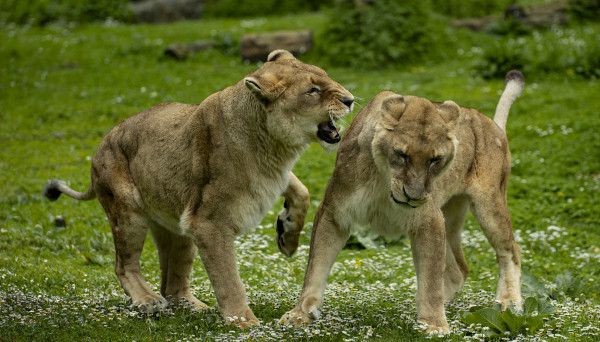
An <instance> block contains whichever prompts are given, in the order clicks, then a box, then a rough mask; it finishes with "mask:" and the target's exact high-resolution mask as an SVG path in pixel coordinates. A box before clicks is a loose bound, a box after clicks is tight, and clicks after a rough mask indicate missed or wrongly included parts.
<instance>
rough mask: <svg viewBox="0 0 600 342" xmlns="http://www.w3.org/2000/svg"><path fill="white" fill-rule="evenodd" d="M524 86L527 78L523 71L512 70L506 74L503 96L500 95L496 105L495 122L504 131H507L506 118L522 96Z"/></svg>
mask: <svg viewBox="0 0 600 342" xmlns="http://www.w3.org/2000/svg"><path fill="white" fill-rule="evenodd" d="M524 87H525V78H524V77H523V74H521V72H519V71H517V70H511V71H509V72H508V73H507V74H506V87H505V88H504V92H503V93H502V96H500V101H498V106H497V107H496V114H494V122H495V123H496V124H497V125H498V126H500V128H502V130H503V131H506V120H507V119H508V111H509V110H510V106H511V105H512V104H513V103H514V102H515V100H516V99H517V98H518V97H519V96H521V93H523V88H524Z"/></svg>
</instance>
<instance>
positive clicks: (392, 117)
mask: <svg viewBox="0 0 600 342" xmlns="http://www.w3.org/2000/svg"><path fill="white" fill-rule="evenodd" d="M405 108H406V104H405V103H404V96H402V95H398V94H393V93H392V94H391V95H388V96H386V97H385V98H384V99H383V100H382V102H381V112H382V114H383V117H382V118H381V121H380V122H381V124H382V125H383V127H384V128H385V129H387V130H390V131H392V130H394V127H395V126H396V124H397V123H398V119H400V117H401V116H402V114H404V109H405Z"/></svg>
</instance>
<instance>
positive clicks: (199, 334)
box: [0, 14, 600, 341]
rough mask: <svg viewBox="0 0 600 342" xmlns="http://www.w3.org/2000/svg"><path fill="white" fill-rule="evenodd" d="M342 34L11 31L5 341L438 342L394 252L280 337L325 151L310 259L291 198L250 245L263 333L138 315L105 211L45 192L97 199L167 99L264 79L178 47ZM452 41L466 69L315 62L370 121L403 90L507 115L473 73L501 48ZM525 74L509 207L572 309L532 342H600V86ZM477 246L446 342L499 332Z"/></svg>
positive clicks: (305, 166)
mask: <svg viewBox="0 0 600 342" xmlns="http://www.w3.org/2000/svg"><path fill="white" fill-rule="evenodd" d="M325 20H326V19H325V18H324V17H323V16H321V15H318V14H311V15H301V16H294V17H282V18H260V19H254V20H245V21H242V20H204V21H199V22H182V23H174V24H168V25H160V26H146V25H138V26H121V25H117V26H106V27H105V26H101V25H89V26H49V27H45V28H37V27H15V26H5V27H3V28H2V30H0V40H1V41H2V45H1V46H0V60H2V61H3V63H2V64H1V65H0V75H1V77H0V122H1V124H0V189H1V190H2V192H1V193H0V340H3V341H4V340H6V341H42V340H52V341H62V340H82V341H88V340H103V341H105V340H111V341H112V340H123V341H129V340H136V341H153V340H156V341H166V340H172V341H177V340H221V341H229V340H261V339H262V340H275V341H279V340H283V339H286V340H308V339H311V340H313V339H314V340H364V339H367V338H379V339H382V340H424V339H427V338H433V339H438V337H435V336H433V337H431V336H426V335H423V334H422V333H421V332H420V331H419V329H418V325H417V324H416V323H415V321H416V311H415V303H414V294H415V289H416V280H415V275H414V269H413V266H412V259H411V257H410V249H409V248H408V243H407V241H405V240H402V241H399V242H396V243H394V244H392V245H391V246H390V247H389V248H387V249H367V250H352V249H347V250H344V251H343V252H342V253H341V254H340V256H339V258H338V262H337V263H336V264H335V266H334V268H333V270H332V274H331V276H330V280H329V284H330V285H329V287H328V290H327V293H326V297H325V303H324V306H323V310H322V318H321V320H319V321H318V322H317V323H315V324H314V325H311V326H309V327H307V328H301V329H294V328H290V327H282V326H279V325H278V324H276V320H277V319H278V318H279V317H280V316H281V315H282V314H283V313H285V312H286V311H287V310H289V309H291V308H292V307H293V306H294V305H295V301H296V299H297V297H298V295H299V291H300V288H301V284H302V279H303V277H304V269H305V266H306V260H307V257H308V243H309V237H310V229H311V224H310V222H312V218H313V216H314V212H315V209H316V207H317V205H318V203H319V201H320V200H321V199H322V197H323V192H324V189H325V185H326V183H327V180H328V179H329V176H330V175H331V172H332V170H333V162H334V160H335V154H329V153H326V152H324V151H322V150H321V148H320V147H319V146H317V145H314V146H311V147H310V148H309V149H308V150H307V152H306V153H305V154H304V155H303V157H302V158H301V159H300V161H299V162H298V164H297V166H296V168H295V173H296V174H297V175H298V177H299V178H300V179H301V180H302V181H303V182H304V183H305V184H306V185H307V186H308V188H309V190H310V192H311V199H312V205H311V208H310V211H309V217H308V218H307V228H306V229H305V231H304V233H303V235H302V246H301V247H300V248H299V250H298V252H297V254H296V255H295V256H294V257H293V258H291V259H287V258H285V257H283V256H282V255H281V254H279V253H278V251H277V247H276V243H275V241H274V236H275V229H273V223H274V221H275V214H274V213H276V212H277V211H279V209H280V207H281V205H282V203H281V201H279V202H278V204H277V205H276V206H275V207H274V208H273V210H272V212H270V213H269V214H268V215H267V217H265V219H264V221H263V223H262V225H261V227H259V228H258V229H256V230H255V231H253V232H251V233H249V234H247V235H244V236H240V237H238V238H237V240H236V243H237V245H238V246H237V253H238V261H239V269H240V273H241V275H242V279H243V281H244V283H245V284H247V292H248V300H249V301H250V303H251V307H252V309H253V310H254V312H255V313H256V315H257V316H258V317H259V318H260V319H261V320H262V326H261V327H258V328H255V329H251V330H246V331H239V330H237V329H235V328H232V327H229V326H226V325H225V324H224V322H223V320H222V319H221V318H220V316H219V315H218V313H217V311H209V312H207V313H201V314H192V313H189V312H187V311H185V310H183V309H179V308H172V309H168V310H166V311H164V312H162V313H161V314H159V315H155V316H147V315H144V314H140V313H137V312H136V311H132V310H130V308H129V300H128V298H127V297H126V296H125V294H124V293H123V291H122V289H121V288H120V286H119V284H118V281H117V279H116V276H115V275H114V273H113V263H114V255H113V253H114V248H113V246H112V237H111V235H110V228H109V225H108V223H107V221H106V219H105V216H104V214H103V211H102V208H101V207H100V205H99V204H98V203H97V202H95V201H93V202H77V201H75V200H71V199H68V198H62V199H61V200H59V201H57V202H55V203H50V202H49V201H47V200H46V199H44V198H43V197H42V195H41V189H42V187H43V185H44V183H45V182H46V180H47V179H50V178H60V179H65V180H69V181H70V183H71V185H72V186H73V187H74V188H76V189H79V190H84V189H86V188H87V186H88V185H89V167H90V158H91V156H92V155H93V153H94V151H95V149H96V146H97V145H98V143H99V142H100V140H101V139H102V137H103V135H104V134H105V133H106V132H107V131H108V130H109V129H110V128H111V127H112V126H114V125H116V124H117V123H118V122H120V121H121V120H123V119H124V118H126V117H128V116H130V115H132V114H135V113H137V112H139V111H141V110H143V109H146V108H149V107H150V106H152V105H154V104H157V103H159V102H165V101H178V102H187V103H195V102H200V101H202V100H203V99H204V98H205V97H206V96H208V95H209V94H211V93H213V92H215V91H217V90H220V89H223V88H224V87H226V86H228V85H230V84H232V83H234V82H236V81H238V80H239V79H241V78H242V77H243V76H244V75H246V74H247V73H249V72H250V71H252V70H254V69H255V68H256V65H247V64H244V63H243V62H241V61H240V60H239V58H238V57H236V56H234V55H230V56H228V55H223V54H222V53H221V52H219V51H207V52H205V53H203V54H199V55H196V56H193V57H191V58H188V59H187V60H185V61H182V62H176V61H173V60H170V59H166V58H164V57H162V51H163V49H164V48H165V47H166V46H167V45H169V44H171V43H174V42H189V41H194V40H197V39H207V38H211V37H214V36H215V35H218V34H228V35H231V36H232V37H234V38H236V39H237V38H239V37H240V36H241V35H242V34H243V33H246V32H260V31H269V30H273V29H276V28H277V29H303V28H307V27H310V28H312V29H314V30H315V33H316V34H317V36H318V34H319V33H320V32H322V29H323V24H324V22H325ZM579 31H580V30H574V31H573V30H571V31H565V32H566V33H565V34H567V35H568V34H577V32H579ZM569 32H575V33H569ZM586 32H588V33H589V32H591V33H592V34H595V35H598V32H599V30H598V26H597V25H594V24H588V27H587V31H586ZM539 34H541V35H542V38H541V39H542V40H543V39H544V37H545V35H547V36H546V37H555V33H552V32H550V33H548V32H541V33H539ZM450 36H451V37H453V41H452V42H450V43H451V44H452V46H453V51H454V54H453V55H449V58H448V60H447V62H444V63H437V64H429V63H426V62H425V63H423V64H421V65H396V66H393V67H390V68H387V69H383V70H365V71H360V70H353V69H345V68H333V67H327V66H326V65H323V64H322V63H321V61H320V59H319V56H318V55H317V54H315V53H310V54H308V55H306V56H304V57H302V59H303V60H304V61H307V62H310V63H313V64H317V65H320V66H322V67H325V68H326V70H327V71H328V73H329V75H330V76H331V77H332V78H333V79H335V80H337V81H338V82H340V83H342V84H343V85H345V86H346V87H347V88H348V89H349V90H351V91H352V92H353V93H354V94H355V95H356V96H357V98H359V101H358V103H359V107H360V105H364V104H366V103H367V102H368V101H369V100H370V99H371V98H372V97H373V96H375V94H377V93H378V92H379V91H381V90H385V89H391V90H394V91H396V92H398V93H403V94H413V95H419V96H423V97H428V98H430V99H432V100H437V101H443V100H447V99H452V100H454V101H456V102H457V103H459V104H461V105H464V106H470V107H475V108H478V109H480V110H481V111H483V112H484V113H487V114H491V113H493V111H494V109H495V106H496V103H497V101H498V98H499V92H500V91H501V90H502V88H503V81H502V80H499V79H492V80H485V79H483V78H482V77H480V76H479V75H478V74H476V73H475V72H474V64H475V62H476V61H477V60H478V59H479V58H480V57H481V55H482V52H481V50H485V49H486V47H487V46H490V44H492V43H493V41H494V39H497V38H493V37H490V36H486V35H480V34H471V33H468V32H465V31H456V32H451V35H450ZM524 39H529V38H524ZM536 39H540V38H536ZM444 44H445V45H447V44H448V43H447V42H446V43H444ZM525 77H526V80H527V83H526V89H525V92H524V94H523V96H522V97H521V98H520V99H519V100H518V101H517V102H516V103H515V105H514V106H513V108H512V110H511V115H510V117H509V120H508V125H507V133H508V137H509V140H510V144H511V151H512V156H513V171H512V175H511V180H510V186H509V193H508V201H509V206H510V208H511V213H512V217H513V222H514V229H515V236H516V237H517V241H518V243H519V244H520V246H521V248H522V253H523V254H522V255H523V270H524V272H525V273H527V274H528V275H531V276H532V277H533V278H534V279H537V280H538V281H539V282H540V283H541V284H543V285H544V286H545V288H548V289H552V291H550V290H547V291H546V290H543V291H541V290H540V291H541V292H542V294H540V293H537V294H536V295H538V296H539V295H546V296H548V297H549V298H550V299H551V301H552V303H553V305H555V306H556V307H557V308H558V311H557V313H555V314H552V315H551V316H550V317H549V320H547V321H546V322H545V325H544V327H543V328H542V329H541V330H539V331H537V332H536V333H535V334H534V335H525V336H519V337H518V338H517V340H523V341H525V340H542V339H543V340H563V337H564V338H566V339H568V340H571V341H586V340H587V341H595V340H598V339H599V338H600V327H599V324H598V321H599V319H600V299H599V298H598V293H599V291H598V285H596V284H597V283H598V282H599V281H600V271H599V270H600V247H599V246H600V233H599V230H598V227H600V214H599V212H598V209H597V208H598V207H600V198H599V197H600V195H599V193H600V192H599V190H600V189H599V188H600V177H599V175H598V174H599V170H600V136H599V135H600V133H598V132H600V122H599V121H598V107H599V105H600V100H599V99H598V94H599V93H600V89H599V85H598V82H597V80H594V79H592V80H588V79H584V78H582V77H580V76H577V75H575V74H573V73H570V72H568V71H565V72H564V73H563V72H561V71H559V72H555V73H548V74H543V73H536V74H533V75H530V76H528V75H527V74H525ZM346 121H347V123H349V122H350V119H347V120H346ZM58 215H61V216H63V217H64V218H65V220H66V222H67V228H66V229H57V228H55V227H54V218H55V217H56V216H58ZM463 235H464V249H465V252H466V255H467V259H468V261H469V264H470V266H471V274H470V276H469V279H468V281H467V285H466V287H465V289H464V291H463V292H462V293H461V295H460V296H459V297H458V298H457V300H456V301H455V302H454V303H452V304H450V305H449V306H448V307H447V315H448V319H449V323H450V325H451V328H452V329H453V330H452V333H451V334H450V335H449V336H446V337H444V338H442V340H452V341H458V340H461V341H462V340H480V339H482V338H483V337H482V336H481V335H480V334H481V333H482V331H483V330H482V328H481V327H478V326H471V327H468V326H466V325H465V324H463V323H461V322H460V320H459V318H460V317H459V314H458V312H459V311H461V310H466V309H467V308H468V307H470V306H474V305H484V306H491V305H492V304H493V296H494V293H495V285H496V280H497V266H496V261H495V256H494V254H493V252H492V250H491V248H490V246H489V244H488V243H487V241H486V240H485V238H484V237H483V235H482V233H481V231H480V229H479V227H478V226H477V223H476V221H474V220H473V218H472V217H469V219H468V221H467V223H466V225H465V231H464V233H463ZM150 240H151V239H148V241H147V243H146V248H145V250H144V254H143V256H142V267H143V271H144V272H145V274H146V276H147V280H148V282H149V283H150V284H151V285H152V286H154V287H155V289H157V287H158V286H159V273H160V272H159V269H158V260H157V255H156V249H155V247H154V245H153V243H152V242H151V241H150ZM196 264H197V265H196V266H195V269H194V272H193V274H192V287H193V291H194V292H195V294H196V296H197V297H198V298H200V299H202V300H204V301H206V302H207V303H209V304H211V305H214V304H215V298H214V294H213V291H212V288H211V286H210V283H209V282H208V278H207V275H206V273H205V272H204V270H203V267H202V263H201V261H200V259H199V258H198V259H197V262H196ZM569 272H570V273H571V274H572V275H573V276H574V277H575V278H576V279H577V281H579V282H580V283H581V284H583V285H582V286H581V287H578V288H577V289H576V290H572V289H571V287H569V286H567V285H565V283H564V282H561V281H558V280H556V279H557V277H558V279H562V278H560V277H561V276H564V275H565V274H568V273H569ZM536 286H537V288H538V289H539V286H540V285H539V284H538V285H536ZM534 287H535V286H534ZM524 289H529V287H526V286H524ZM544 291H546V292H544ZM533 292H534V291H530V292H529V294H530V295H533ZM538 292H539V291H538ZM550 292H552V293H551V294H550Z"/></svg>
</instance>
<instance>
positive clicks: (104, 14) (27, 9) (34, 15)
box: [0, 0, 131, 25]
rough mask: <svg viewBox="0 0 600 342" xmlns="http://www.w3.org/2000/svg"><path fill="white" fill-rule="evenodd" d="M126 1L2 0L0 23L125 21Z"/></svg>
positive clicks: (37, 23)
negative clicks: (0, 21)
mask: <svg viewBox="0 0 600 342" xmlns="http://www.w3.org/2000/svg"><path fill="white" fill-rule="evenodd" d="M128 2H129V1H128V0H94V1H86V0H31V1H21V0H2V1H0V19H1V20H2V21H4V22H8V23H17V24H34V25H45V24H48V23H51V22H57V21H64V22H78V23H87V22H94V21H104V20H106V19H108V18H112V19H114V20H119V21H129V20H130V19H131V14H130V13H129V11H128V10H127V3H128Z"/></svg>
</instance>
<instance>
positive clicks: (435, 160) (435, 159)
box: [429, 157, 442, 165]
mask: <svg viewBox="0 0 600 342" xmlns="http://www.w3.org/2000/svg"><path fill="white" fill-rule="evenodd" d="M440 160H442V157H433V158H431V159H430V160H429V165H433V164H435V163H437V162H439V161H440Z"/></svg>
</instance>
